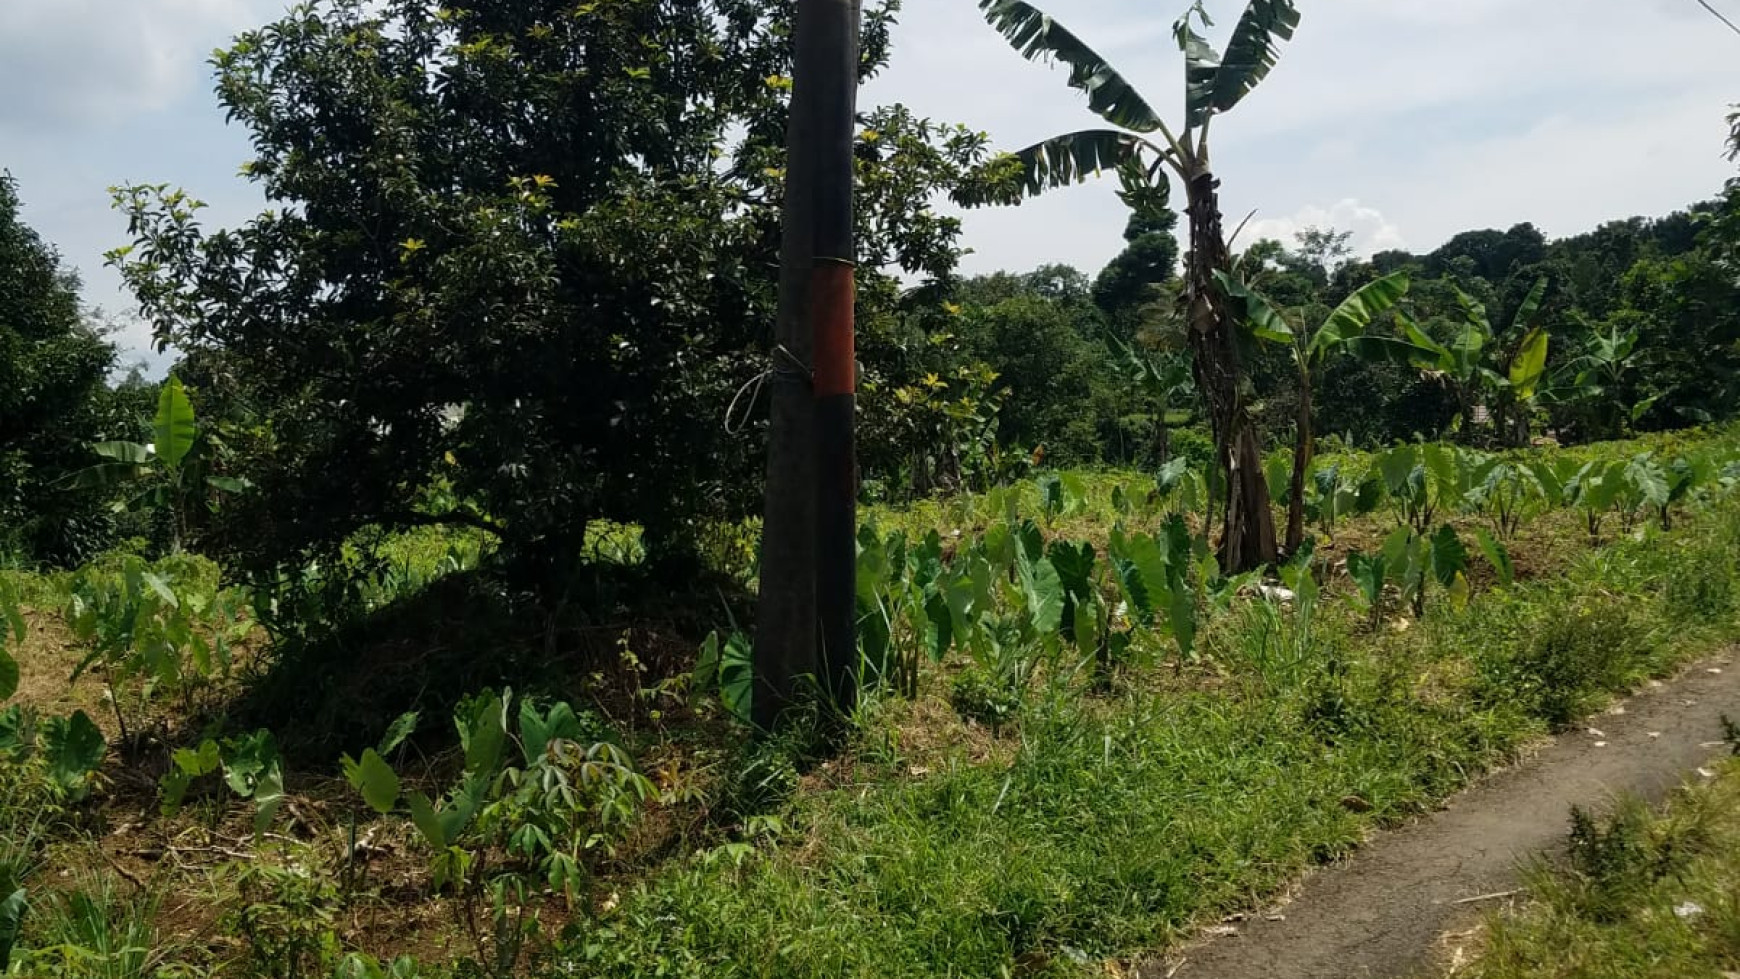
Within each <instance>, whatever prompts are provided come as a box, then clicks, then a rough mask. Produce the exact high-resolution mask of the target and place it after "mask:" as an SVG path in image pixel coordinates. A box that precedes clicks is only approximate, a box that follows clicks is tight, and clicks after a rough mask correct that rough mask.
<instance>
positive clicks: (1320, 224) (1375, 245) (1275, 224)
mask: <svg viewBox="0 0 1740 979" xmlns="http://www.w3.org/2000/svg"><path fill="white" fill-rule="evenodd" d="M1306 228H1320V229H1323V230H1335V231H1347V232H1352V234H1353V237H1352V238H1350V239H1348V242H1347V245H1348V247H1349V248H1350V249H1352V250H1353V254H1354V255H1355V256H1357V257H1360V258H1369V257H1370V256H1371V255H1372V254H1373V253H1374V252H1381V251H1385V250H1387V249H1392V248H1406V247H1408V242H1407V239H1406V238H1403V237H1402V231H1401V229H1400V228H1398V227H1396V225H1395V223H1394V222H1392V221H1390V220H1389V219H1388V218H1386V217H1384V214H1383V212H1382V211H1380V210H1378V209H1377V208H1375V207H1367V206H1365V205H1364V204H1361V203H1360V202H1359V201H1358V200H1356V199H1354V198H1351V197H1350V198H1347V199H1346V200H1341V201H1336V202H1335V203H1334V204H1331V205H1330V206H1328V207H1320V206H1318V205H1315V204H1308V205H1306V206H1305V207H1302V208H1300V209H1299V210H1297V211H1295V212H1293V213H1292V214H1291V215H1289V216H1287V217H1283V218H1260V217H1259V218H1255V219H1252V221H1251V223H1250V224H1249V225H1248V226H1246V228H1245V231H1244V235H1243V236H1242V237H1241V238H1240V240H1239V241H1238V243H1237V245H1236V246H1235V247H1240V248H1242V247H1244V246H1247V245H1249V244H1251V243H1252V242H1255V241H1258V240H1260V239H1263V238H1272V239H1274V240H1275V241H1278V242H1280V243H1281V244H1283V245H1286V246H1287V247H1289V248H1291V247H1293V245H1294V241H1293V236H1294V235H1296V234H1298V233H1299V232H1301V231H1303V230H1305V229H1306Z"/></svg>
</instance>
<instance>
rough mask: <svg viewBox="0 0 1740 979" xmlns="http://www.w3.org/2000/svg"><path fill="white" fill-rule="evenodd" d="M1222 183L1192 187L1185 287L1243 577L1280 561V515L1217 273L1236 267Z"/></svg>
mask: <svg viewBox="0 0 1740 979" xmlns="http://www.w3.org/2000/svg"><path fill="white" fill-rule="evenodd" d="M1219 187H1220V182H1219V181H1218V180H1216V179H1215V177H1214V174H1213V173H1210V172H1208V171H1206V170H1205V171H1202V172H1199V173H1197V174H1195V175H1194V176H1193V177H1192V178H1191V179H1190V181H1189V183H1188V184H1187V186H1186V192H1187V194H1188V196H1189V201H1190V206H1189V214H1190V260H1189V264H1188V276H1189V277H1188V280H1187V282H1186V290H1187V291H1186V301H1187V302H1188V304H1189V306H1188V309H1189V313H1188V315H1189V322H1190V351H1191V355H1192V356H1191V364H1192V369H1193V371H1194V373H1195V376H1196V386H1197V387H1198V388H1199V389H1200V390H1201V391H1202V394H1203V398H1204V400H1205V401H1206V402H1207V404H1208V415H1209V419H1210V421H1211V422H1212V423H1213V427H1214V441H1215V450H1216V454H1217V455H1218V456H1219V459H1220V466H1221V471H1222V472H1223V473H1225V475H1226V512H1225V514H1224V515H1223V517H1222V521H1221V538H1220V566H1221V570H1222V571H1224V572H1226V573H1228V574H1238V573H1242V572H1245V571H1251V570H1255V569H1257V568H1261V567H1265V566H1267V565H1270V564H1273V563H1275V556H1276V555H1275V517H1274V513H1273V512H1272V511H1271V510H1270V508H1269V487H1268V482H1267V480H1266V479H1265V478H1264V476H1263V457H1262V453H1261V451H1260V450H1259V449H1258V446H1257V432H1256V427H1255V425H1254V424H1253V423H1252V421H1251V417H1250V410H1249V407H1248V406H1247V405H1246V404H1245V396H1244V372H1243V369H1242V368H1241V366H1240V364H1239V352H1238V337H1237V335H1236V334H1235V332H1234V329H1235V327H1234V318H1233V316H1232V314H1231V311H1230V310H1229V309H1228V308H1227V306H1226V303H1225V300H1224V297H1222V296H1221V294H1220V286H1219V285H1218V284H1217V283H1216V282H1215V280H1214V273H1215V272H1216V271H1222V272H1224V271H1227V270H1229V269H1230V268H1231V267H1232V257H1231V255H1230V254H1229V253H1228V251H1227V244H1226V238H1225V236H1224V235H1223V233H1222V231H1221V215H1220V193H1219Z"/></svg>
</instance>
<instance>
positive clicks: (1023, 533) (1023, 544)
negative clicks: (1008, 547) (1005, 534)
mask: <svg viewBox="0 0 1740 979" xmlns="http://www.w3.org/2000/svg"><path fill="white" fill-rule="evenodd" d="M1015 540H1016V541H1017V543H1018V544H1019V547H1018V551H1019V553H1017V554H1016V555H1015V560H1016V561H1017V562H1019V561H1020V560H1021V559H1022V558H1026V559H1027V560H1029V561H1037V560H1039V559H1040V558H1041V557H1043V556H1044V555H1045V534H1044V532H1042V531H1041V530H1040V529H1039V525H1038V524H1036V523H1034V522H1033V521H1031V520H1025V521H1022V523H1021V526H1020V527H1019V528H1018V529H1017V530H1016V531H1015Z"/></svg>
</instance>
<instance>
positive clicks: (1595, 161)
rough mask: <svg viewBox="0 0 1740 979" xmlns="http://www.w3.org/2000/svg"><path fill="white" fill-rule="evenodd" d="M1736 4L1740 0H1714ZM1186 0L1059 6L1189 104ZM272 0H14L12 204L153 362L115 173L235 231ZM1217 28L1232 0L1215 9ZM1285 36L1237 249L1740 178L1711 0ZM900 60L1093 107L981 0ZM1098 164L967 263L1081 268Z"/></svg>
mask: <svg viewBox="0 0 1740 979" xmlns="http://www.w3.org/2000/svg"><path fill="white" fill-rule="evenodd" d="M1712 2H1713V3H1715V4H1716V5H1717V6H1718V7H1720V8H1722V9H1724V10H1725V11H1726V12H1727V13H1728V14H1729V15H1730V16H1731V17H1734V18H1736V19H1740V0H1712ZM1183 5H1184V2H1183V0H1175V2H1174V3H1172V4H1165V3H1160V4H1157V3H1155V2H1153V0H1050V5H1049V7H1048V8H1047V9H1049V10H1050V11H1051V12H1052V13H1053V14H1054V15H1055V16H1056V17H1057V18H1058V19H1059V20H1060V21H1061V22H1063V23H1064V24H1066V25H1067V26H1068V27H1069V28H1070V29H1071V30H1072V31H1074V32H1075V33H1076V34H1077V35H1078V36H1080V37H1082V38H1083V39H1084V40H1085V41H1087V42H1088V43H1089V44H1090V45H1092V46H1093V47H1095V48H1096V49H1097V50H1098V51H1099V52H1100V53H1101V54H1102V55H1104V56H1105V57H1106V58H1108V59H1109V60H1110V61H1111V62H1112V63H1113V64H1114V65H1116V66H1117V67H1118V68H1119V70H1120V71H1121V72H1122V73H1123V74H1124V75H1125V76H1126V77H1127V78H1129V79H1130V80H1131V81H1132V82H1134V83H1135V84H1136V85H1137V87H1138V88H1139V89H1141V90H1142V91H1143V92H1144V93H1145V94H1146V95H1147V97H1148V101H1149V102H1150V104H1152V105H1154V106H1155V107H1156V108H1157V109H1159V110H1160V111H1162V112H1163V113H1168V114H1169V118H1172V119H1176V118H1177V116H1178V114H1179V109H1180V108H1181V97H1180V94H1179V93H1180V88H1181V74H1182V70H1183V68H1182V62H1181V60H1180V58H1179V56H1178V54H1177V52H1176V49H1175V47H1174V45H1173V42H1172V38H1171V34H1170V27H1171V22H1172V20H1173V19H1174V18H1175V17H1176V16H1177V13H1178V10H1175V9H1173V8H1174V7H1178V8H1182V6H1183ZM284 6H285V4H284V2H283V0H0V92H4V93H6V97H5V98H0V169H6V170H10V171H11V173H12V175H13V176H14V177H16V178H17V180H18V181H19V185H20V193H21V196H22V197H23V200H24V202H25V211H24V217H25V220H26V221H27V222H29V223H30V224H31V225H32V226H33V227H35V228H36V229H37V230H38V231H39V232H41V234H42V235H43V236H44V237H45V238H47V239H48V240H49V241H51V242H53V243H54V244H55V245H57V246H58V247H59V249H60V250H61V253H62V256H63V260H64V261H65V262H66V264H67V265H69V266H71V267H73V268H75V269H77V270H78V271H79V272H80V273H81V274H82V276H83V278H84V282H85V300H86V302H87V303H88V304H90V305H91V306H93V307H97V308H100V309H102V310H103V311H104V312H105V313H106V314H108V316H109V318H110V319H111V320H112V321H113V322H115V323H116V324H117V326H118V328H119V332H118V334H117V339H118V341H119V342H120V344H121V345H122V347H123V349H124V350H125V351H126V357H127V359H128V360H129V361H135V360H139V359H144V360H146V361H147V362H148V363H149V364H150V365H151V366H152V367H153V368H154V369H161V367H162V366H163V364H164V362H165V358H164V357H162V356H161V355H154V354H152V353H150V352H149V349H148V348H149V334H148V331H147V330H145V328H144V327H142V326H141V325H140V324H138V323H137V322H136V321H134V320H132V319H131V317H130V303H129V301H128V298H127V296H126V294H125V293H124V291H123V290H122V288H121V285H120V280H119V277H118V276H117V275H116V274H115V273H114V271H113V270H110V269H108V268H106V267H105V266H104V261H103V253H104V252H106V251H107V250H109V249H111V248H114V247H115V246H117V245H120V244H123V243H125V242H126V240H127V236H126V230H127V229H126V225H125V221H124V220H123V219H122V218H121V216H120V215H119V214H117V213H116V212H114V211H113V210H112V209H111V208H110V206H109V194H108V191H107V188H109V187H110V186H113V185H115V184H119V183H125V182H137V183H170V184H174V185H177V186H180V187H184V188H185V189H187V190H188V191H189V192H190V193H192V194H193V195H194V196H196V197H198V198H200V199H201V200H204V201H206V202H207V204H208V205H209V208H208V210H207V211H206V213H205V220H206V222H207V223H208V224H209V225H212V226H229V225H234V224H237V223H240V222H241V221H244V220H246V219H247V218H248V217H250V216H251V215H252V214H254V213H256V212H257V211H258V210H260V209H261V208H262V207H263V206H264V202H263V201H262V200H261V198H260V196H259V194H258V193H257V191H255V190H254V189H253V187H252V186H251V185H249V184H248V183H247V182H245V181H244V180H242V179H241V178H240V176H239V174H238V167H239V165H240V164H241V162H242V161H243V160H244V159H246V158H247V157H248V156H249V153H248V142H247V134H246V133H245V132H243V131H242V130H241V129H239V128H238V127H234V126H228V125H226V124H225V122H224V119H223V114H222V111H221V109H220V108H219V107H218V105H217V101H216V98H215V97H214V96H213V94H212V91H211V89H212V70H211V67H210V64H209V58H210V56H211V52H212V51H213V49H215V48H217V47H219V46H221V45H223V44H225V43H226V42H227V40H228V39H229V38H230V37H232V36H233V35H234V34H235V33H236V32H237V31H239V30H242V29H245V28H248V27H252V26H257V25H259V24H262V23H265V22H267V21H269V20H271V19H273V18H274V17H275V16H276V15H277V14H278V13H280V12H281V11H282V10H283V9H284ZM1207 6H1208V9H1209V11H1210V13H1212V14H1214V15H1215V16H1216V17H1217V18H1218V20H1219V29H1218V31H1217V32H1214V33H1213V34H1212V37H1213V39H1214V40H1216V41H1217V42H1219V41H1221V40H1224V38H1225V32H1226V30H1227V29H1228V28H1230V26H1231V23H1232V21H1233V20H1234V19H1235V18H1236V16H1237V13H1238V11H1239V9H1240V4H1239V2H1237V0H1208V4H1207ZM1299 6H1300V9H1301V11H1302V13H1303V15H1304V20H1303V23H1302V24H1301V26H1300V29H1299V32H1298V35H1297V37H1296V38H1295V39H1294V41H1293V42H1291V43H1290V44H1288V45H1287V47H1286V49H1285V50H1284V52H1283V54H1282V57H1281V62H1280V65H1279V66H1278V67H1277V68H1276V69H1275V71H1274V73H1273V74H1272V75H1271V76H1270V77H1269V79H1268V81H1267V82H1265V83H1264V85H1263V86H1262V87H1260V88H1259V89H1258V90H1257V91H1256V92H1255V93H1253V94H1252V95H1251V96H1250V97H1249V98H1248V99H1247V100H1246V101H1245V102H1244V103H1243V104H1241V105H1239V106H1238V107H1237V108H1236V109H1235V110H1234V111H1233V112H1232V113H1231V114H1229V115H1228V116H1227V117H1226V118H1225V119H1222V120H1220V121H1219V122H1217V123H1216V126H1215V129H1214V146H1213V151H1214V159H1215V167H1216V171H1217V172H1218V173H1219V174H1220V176H1221V179H1222V181H1223V188H1222V196H1223V205H1224V207H1225V210H1226V212H1227V214H1228V224H1229V226H1230V225H1233V224H1236V223H1237V222H1238V221H1239V220H1241V219H1242V218H1243V217H1244V216H1245V215H1246V214H1247V213H1251V212H1255V216H1254V217H1253V218H1252V219H1251V223H1250V226H1249V228H1248V229H1247V230H1246V232H1245V235H1246V236H1247V239H1249V240H1254V239H1255V238H1258V237H1272V238H1278V239H1281V240H1283V241H1285V240H1289V239H1290V237H1291V235H1292V234H1293V233H1294V232H1295V231H1297V230H1299V229H1300V228H1303V227H1307V226H1313V225H1315V226H1319V227H1324V226H1332V227H1334V228H1336V229H1339V230H1344V231H1351V232H1353V235H1354V237H1353V240H1352V244H1353V246H1354V248H1355V250H1356V252H1359V253H1362V254H1365V253H1370V252H1372V251H1375V250H1379V249H1385V248H1408V249H1411V250H1415V251H1426V250H1430V249H1431V248H1433V247H1436V246H1437V245H1438V244H1440V243H1442V242H1443V241H1444V240H1445V239H1447V238H1448V237H1449V236H1450V235H1452V234H1455V233H1456V232H1458V231H1463V230H1468V229H1473V228H1485V227H1497V228H1506V227H1509V226H1511V225H1513V224H1516V223H1518V222H1522V221H1531V222H1533V223H1534V224H1535V225H1537V226H1538V227H1540V228H1541V229H1542V230H1543V231H1545V232H1546V233H1547V234H1548V235H1549V236H1560V235H1567V234H1575V233H1577V232H1579V231H1583V230H1586V229H1589V228H1592V227H1594V226H1595V225H1597V224H1599V223H1601V222H1602V221H1606V220H1611V219H1616V218H1623V217H1628V216H1631V215H1634V214H1645V215H1655V214H1663V213H1666V212H1668V211H1671V210H1673V209H1675V208H1678V207H1683V206H1685V205H1687V204H1689V203H1692V202H1694V201H1697V200H1702V199H1705V198H1708V197H1711V196H1713V195H1714V194H1715V193H1716V192H1717V191H1718V190H1719V189H1720V188H1721V186H1722V183H1723V181H1724V180H1725V179H1727V178H1728V177H1729V176H1732V175H1734V174H1735V172H1736V171H1735V167H1734V165H1733V164H1730V163H1728V162H1727V161H1726V160H1725V159H1724V158H1723V156H1722V150H1723V145H1722V144H1723V140H1724V138H1725V137H1726V134H1727V128H1726V125H1725V124H1724V122H1723V117H1724V116H1725V115H1726V113H1727V111H1728V110H1727V106H1728V104H1729V103H1730V102H1736V101H1740V36H1736V35H1735V34H1733V33H1730V32H1728V31H1727V29H1726V28H1724V27H1722V25H1721V24H1720V23H1718V22H1717V21H1716V20H1715V19H1714V18H1712V17H1711V16H1710V15H1709V14H1708V13H1707V12H1706V11H1704V10H1703V9H1702V8H1701V7H1700V6H1699V5H1698V3H1697V0H1301V2H1300V4H1299ZM894 41H895V44H894V49H895V50H894V58H893V62H892V64H891V65H890V66H889V68H888V69H887V70H886V71H885V72H884V73H883V75H882V76H880V77H878V78H877V79H875V80H873V81H872V82H871V83H870V84H869V86H867V88H866V89H865V91H864V92H863V94H862V95H861V97H860V101H861V104H863V105H866V106H868V105H873V104H886V103H890V102H897V101H898V102H904V103H906V104H907V105H909V106H911V107H912V108H913V109H914V110H915V111H916V112H917V113H918V114H920V115H923V116H928V117H930V118H933V119H935V120H937V121H940V122H949V123H962V124H965V125H968V126H970V127H972V128H973V129H977V130H983V131H985V132H988V133H989V134H990V135H991V136H992V138H993V141H994V143H995V145H996V146H997V147H999V148H1002V149H1019V148H1021V147H1023V146H1026V145H1028V144H1030V143H1032V142H1035V141H1037V140H1039V139H1043V138H1045V137H1047V136H1051V135H1055V134H1057V133H1062V132H1067V131H1071V130H1074V129H1082V128H1089V127H1091V126H1094V125H1095V124H1097V123H1098V122H1099V119H1098V118H1097V117H1096V116H1094V115H1093V114H1092V113H1090V112H1089V111H1088V110H1087V108H1086V103H1085V100H1084V98H1083V97H1082V96H1081V95H1080V94H1079V93H1077V92H1075V91H1074V90H1072V89H1070V88H1068V87H1067V86H1066V85H1065V84H1064V79H1065V74H1064V72H1063V70H1062V69H1059V68H1057V67H1055V66H1043V65H1035V64H1032V63H1029V62H1026V61H1024V60H1023V59H1022V58H1021V57H1020V56H1019V55H1018V54H1016V53H1015V52H1014V51H1013V50H1012V49H1011V48H1010V47H1009V46H1008V45H1007V44H1006V43H1005V42H1004V41H1003V40H1002V39H1001V38H1000V37H999V36H998V35H997V34H995V33H994V32H993V31H991V30H990V29H989V28H988V27H986V26H985V24H984V22H983V20H982V19H981V18H980V16H979V13H978V11H977V9H976V6H975V3H974V0H905V9H904V10H903V11H902V13H901V16H900V26H899V27H898V28H896V32H895V35H894ZM1113 189H1114V188H1113V182H1112V181H1110V180H1105V181H1098V182H1090V183H1088V184H1085V185H1083V186H1080V187H1076V188H1073V189H1069V190H1064V191H1058V192H1054V193H1052V194H1050V195H1047V196H1046V197H1044V198H1042V199H1039V200H1036V201H1031V202H1029V203H1027V204H1024V205H1022V206H1020V207H1018V208H1001V209H991V210H978V211H972V212H968V213H966V214H964V215H963V218H964V222H965V224H964V227H965V242H964V243H965V245H966V246H967V247H969V248H970V249H972V253H971V254H969V255H968V256H967V258H966V259H965V261H964V266H965V269H966V270H967V271H968V272H985V271H992V270H996V269H1011V270H1023V269H1028V268H1032V267H1035V266H1037V265H1041V264H1045V263H1050V262H1063V263H1068V264H1071V265H1075V266H1077V267H1080V268H1082V269H1084V270H1088V271H1089V272H1092V271H1096V270H1098V269H1099V268H1100V267H1102V266H1103V265H1104V264H1105V263H1106V262H1107V261H1108V260H1109V259H1110V258H1111V257H1112V256H1113V255H1115V254H1116V253H1117V252H1118V250H1119V249H1120V248H1121V247H1122V246H1123V241H1122V238H1121V233H1122V229H1123V224H1124V211H1123V207H1122V205H1121V204H1120V203H1119V201H1118V199H1117V197H1116V196H1115V194H1114V193H1113Z"/></svg>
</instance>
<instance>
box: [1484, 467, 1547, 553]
mask: <svg viewBox="0 0 1740 979" xmlns="http://www.w3.org/2000/svg"><path fill="white" fill-rule="evenodd" d="M1545 497H1546V493H1545V491H1544V489H1543V488H1542V485H1541V480H1540V477H1539V475H1537V474H1536V472H1535V471H1534V470H1533V469H1531V468H1529V467H1528V466H1526V465H1523V464H1522V463H1519V462H1515V461H1512V460H1510V459H1502V458H1494V459H1490V460H1487V461H1486V462H1485V463H1483V464H1482V465H1481V466H1480V467H1479V468H1478V469H1477V470H1476V471H1475V473H1474V479H1473V481H1472V485H1471V486H1470V488H1469V489H1468V491H1467V493H1466V494H1465V497H1464V499H1465V502H1466V504H1467V507H1468V509H1471V510H1474V511H1477V512H1479V513H1483V514H1485V515H1486V517H1487V519H1488V520H1489V521H1491V523H1492V528H1493V531H1494V532H1495V533H1497V534H1498V536H1499V537H1500V538H1501V539H1504V540H1509V539H1510V538H1512V537H1515V536H1516V532H1517V530H1518V529H1520V528H1521V527H1522V521H1523V517H1524V516H1525V515H1526V514H1527V513H1528V512H1529V509H1530V507H1531V506H1532V505H1533V504H1535V503H1537V502H1539V501H1542V500H1544V499H1545Z"/></svg>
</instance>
